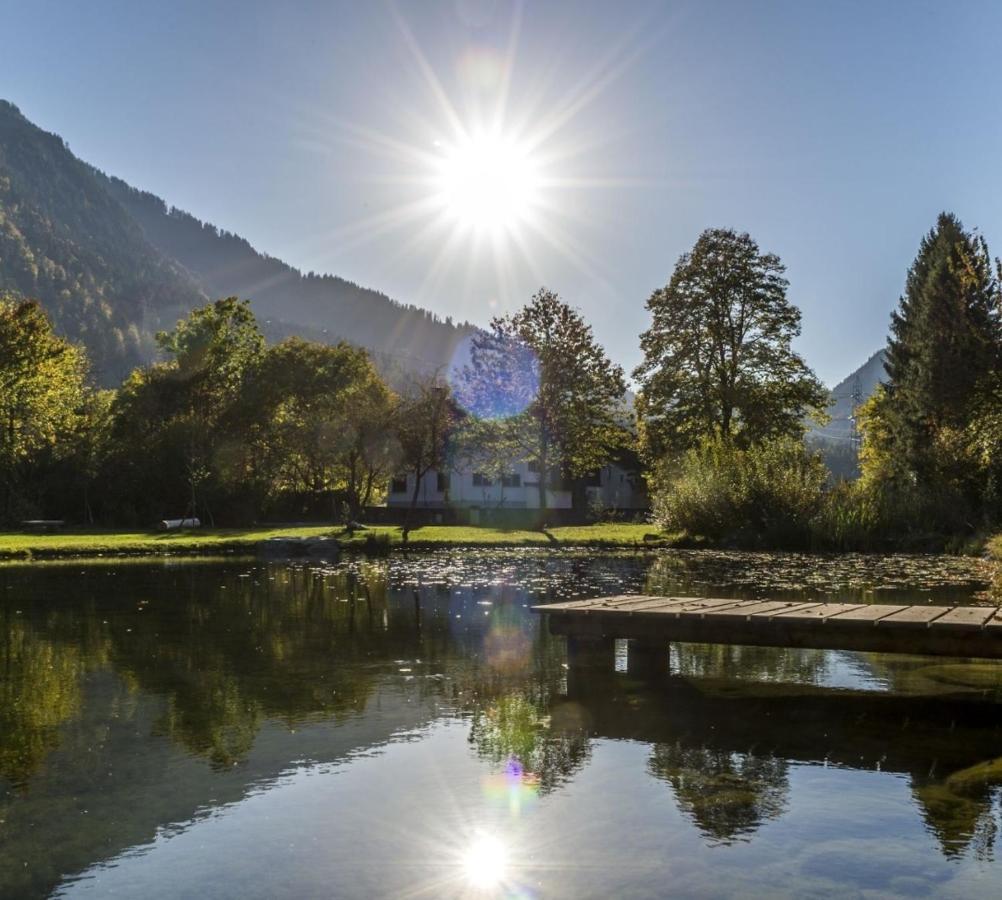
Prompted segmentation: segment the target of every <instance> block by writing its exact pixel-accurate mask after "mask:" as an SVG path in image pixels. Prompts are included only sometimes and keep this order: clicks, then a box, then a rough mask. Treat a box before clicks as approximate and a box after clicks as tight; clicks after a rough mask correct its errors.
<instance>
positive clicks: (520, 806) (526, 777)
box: [483, 757, 539, 818]
mask: <svg viewBox="0 0 1002 900" xmlns="http://www.w3.org/2000/svg"><path fill="white" fill-rule="evenodd" d="M483 787H484V794H485V795H486V797H487V799H488V800H490V801H491V802H492V803H497V804H504V805H505V806H507V807H508V812H509V813H510V814H511V816H512V817H514V818H517V817H518V816H520V815H521V814H522V811H523V810H525V809H527V808H528V807H531V806H532V805H534V804H535V802H536V801H537V800H538V799H539V776H538V775H534V774H533V773H532V772H526V771H525V769H524V768H523V766H522V763H521V762H519V760H517V759H515V758H514V757H512V758H510V759H509V760H508V764H507V765H506V766H505V767H504V771H503V772H494V773H492V774H491V775H489V776H488V777H487V778H485V779H484V782H483Z"/></svg>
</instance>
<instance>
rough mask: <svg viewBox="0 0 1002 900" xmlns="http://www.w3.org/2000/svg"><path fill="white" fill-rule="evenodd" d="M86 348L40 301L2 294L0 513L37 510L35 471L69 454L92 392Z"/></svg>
mask: <svg viewBox="0 0 1002 900" xmlns="http://www.w3.org/2000/svg"><path fill="white" fill-rule="evenodd" d="M86 369H87V366H86V359H85V356H84V353H83V351H82V350H81V349H80V348H79V347H77V346H76V345H74V344H71V343H70V342H69V341H66V340H65V339H63V338H61V337H58V336H57V335H55V334H54V333H53V331H52V326H51V324H50V322H49V319H48V317H47V316H46V315H45V313H44V312H43V311H42V308H41V307H40V306H39V305H38V304H37V303H34V302H30V301H24V300H19V299H16V298H14V297H12V296H10V295H4V296H0V479H2V486H0V490H2V491H3V494H2V497H0V504H2V505H0V517H3V518H5V519H7V520H8V521H9V520H11V519H13V518H16V516H17V515H18V514H20V513H21V512H25V513H30V512H31V510H32V505H31V498H30V489H31V485H30V483H29V482H30V475H29V469H30V468H31V466H32V464H35V466H36V468H37V465H38V464H39V463H40V462H41V461H42V460H43V459H45V460H47V461H52V459H53V458H54V457H58V456H60V455H66V454H69V453H70V452H71V450H72V441H71V438H72V437H73V436H74V435H75V432H76V431H77V430H78V429H79V426H80V422H81V419H82V417H83V407H84V402H85V396H86V393H87V392H86V384H85V376H86Z"/></svg>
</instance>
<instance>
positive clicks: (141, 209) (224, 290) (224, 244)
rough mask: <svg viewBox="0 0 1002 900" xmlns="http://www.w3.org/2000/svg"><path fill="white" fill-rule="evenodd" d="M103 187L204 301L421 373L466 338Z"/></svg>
mask: <svg viewBox="0 0 1002 900" xmlns="http://www.w3.org/2000/svg"><path fill="white" fill-rule="evenodd" d="M106 183H107V184H108V187H109V191H110V193H111V194H112V195H113V196H114V197H115V199H116V200H118V201H119V202H120V203H121V204H122V205H123V206H124V207H125V208H126V209H127V210H128V211H129V213H130V214H131V215H132V217H133V218H134V219H135V220H136V221H137V222H138V223H139V224H140V226H141V227H142V229H143V231H144V233H145V234H146V237H147V239H148V240H149V241H150V242H151V243H152V244H153V245H154V246H155V247H157V249H158V250H160V251H161V252H162V253H164V254H165V255H167V256H169V257H171V258H173V259H176V260H177V261H178V262H180V263H181V264H182V265H184V266H185V268H187V269H188V271H190V272H191V273H192V275H193V276H194V277H195V278H196V279H197V280H198V282H199V284H200V285H201V286H202V289H203V290H204V291H205V292H206V293H207V294H208V295H209V296H211V297H222V296H228V295H231V294H236V295H238V296H240V297H246V298H248V299H249V300H250V301H251V305H252V306H253V308H254V311H255V313H256V314H257V315H258V316H259V318H261V319H262V320H268V319H271V320H273V321H274V322H276V323H284V325H285V326H286V327H284V328H282V329H281V330H283V331H289V330H290V326H291V330H293V331H298V330H299V329H300V328H305V329H309V330H310V332H311V336H314V337H315V336H317V334H318V333H319V334H322V335H325V336H329V337H330V338H331V339H334V338H341V339H344V340H347V341H350V342H352V343H354V344H359V345H361V346H363V347H367V348H369V349H370V350H374V351H376V352H377V353H378V354H384V355H389V356H392V357H394V358H396V359H397V360H398V361H399V362H400V363H402V364H404V365H410V366H411V367H414V368H420V369H425V368H436V367H439V366H442V365H446V364H448V362H449V360H450V359H451V357H452V353H453V351H454V350H455V347H456V345H457V343H458V342H459V341H460V340H461V339H462V337H463V336H464V335H465V334H466V333H468V331H469V328H468V327H467V326H461V327H458V328H457V327H456V326H454V325H453V323H452V322H451V320H446V321H442V320H441V319H439V318H437V317H436V316H435V315H433V314H432V313H430V312H428V311H427V310H424V309H420V308H418V307H416V306H408V305H404V304H401V303H397V302H396V301H394V300H391V299H390V298H389V297H387V296H386V295H385V294H381V293H379V292H378V291H374V290H370V289H369V288H364V287H360V286H359V285H357V284H353V283H352V282H350V281H345V280H344V279H343V278H338V277H337V276H335V275H316V274H314V273H312V272H311V273H309V274H306V275H304V274H303V273H302V272H300V271H299V270H298V269H295V268H293V267H292V266H289V265H287V264H286V263H284V262H282V261H281V260H280V259H275V258H274V257H272V256H266V255H264V254H262V253H259V252H258V251H257V250H255V249H254V248H253V247H252V246H251V245H250V244H249V243H248V242H247V241H246V240H244V239H243V238H242V237H240V236H239V235H236V234H231V233H229V232H227V231H221V230H219V229H217V228H216V227H215V226H213V225H211V224H209V223H207V222H202V221H200V220H198V219H196V218H195V217H194V216H192V215H189V214H188V213H186V212H183V211H182V210H179V209H174V208H170V207H168V206H167V204H166V203H165V202H164V201H163V200H161V199H160V198H159V197H157V196H155V195H154V194H150V193H147V192H145V191H139V190H136V189H135V188H132V187H130V186H129V185H127V184H126V183H125V182H124V181H122V180H121V179H118V178H107V179H106Z"/></svg>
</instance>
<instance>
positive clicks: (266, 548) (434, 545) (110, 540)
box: [0, 524, 686, 562]
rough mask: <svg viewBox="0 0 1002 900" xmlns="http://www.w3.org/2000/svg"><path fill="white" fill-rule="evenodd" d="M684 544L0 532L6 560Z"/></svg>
mask: <svg viewBox="0 0 1002 900" xmlns="http://www.w3.org/2000/svg"><path fill="white" fill-rule="evenodd" d="M685 543H686V542H685V540H684V539H683V536H681V535H665V534H661V533H660V532H658V531H657V530H656V528H655V527H654V526H650V525H645V524H641V525H634V524H629V525H623V524H607V525H582V526H563V527H559V528H553V529H548V530H547V531H545V532H541V531H527V530H521V529H496V528H470V527H464V526H449V525H437V526H425V527H423V528H413V529H411V530H410V535H409V538H408V540H407V541H406V542H404V541H403V539H402V531H401V529H400V528H399V527H398V526H371V527H368V528H365V529H363V530H359V531H355V532H352V533H349V532H348V531H347V530H346V529H344V528H331V527H330V526H329V525H318V526H302V525H297V526H287V527H274V528H259V529H197V530H190V531H183V532H182V531H178V532H161V531H157V532H116V531H83V530H81V531H66V532H56V533H49V534H30V533H24V532H7V533H0V562H31V561H33V560H55V559H77V560H86V559H101V560H108V559H119V558H120V559H128V558H136V557H148V558H151V559H162V558H174V557H199V556H213V555H215V556H221V555H229V554H237V553H239V554H244V555H249V556H253V555H257V556H261V557H266V558H267V557H269V556H270V557H272V558H289V557H292V558H296V557H301V558H311V557H312V558H318V556H320V555H328V556H330V555H334V554H336V553H371V554H376V555H385V554H386V553H390V552H407V551H410V550H415V551H427V550H441V549H478V548H495V547H497V548H506V549H519V548H531V549H545V548H551V549H554V550H565V549H572V548H574V549H597V550H627V551H643V550H654V549H663V548H665V547H678V546H683V545H684V544H685Z"/></svg>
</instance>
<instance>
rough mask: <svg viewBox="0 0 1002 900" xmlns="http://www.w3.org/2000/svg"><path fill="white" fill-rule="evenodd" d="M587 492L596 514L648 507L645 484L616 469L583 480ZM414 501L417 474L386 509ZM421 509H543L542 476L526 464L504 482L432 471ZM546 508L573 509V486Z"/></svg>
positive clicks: (393, 488)
mask: <svg viewBox="0 0 1002 900" xmlns="http://www.w3.org/2000/svg"><path fill="white" fill-rule="evenodd" d="M583 488H584V491H583V494H584V498H585V501H586V504H587V506H589V507H592V508H595V507H601V508H603V509H607V510H620V511H623V512H635V511H637V510H643V509H647V507H648V499H647V491H646V488H645V486H644V483H643V479H642V478H641V477H640V476H639V475H638V474H637V473H635V472H630V471H627V470H626V469H624V468H622V467H621V466H618V465H616V464H614V463H613V464H610V465H607V466H603V467H602V468H601V469H600V470H599V471H598V473H597V474H596V475H595V476H593V477H591V478H588V479H584V480H583ZM413 496H414V475H413V473H411V474H408V475H406V476H405V475H400V476H398V477H397V478H394V479H393V480H392V481H391V482H390V490H389V492H388V494H387V497H386V505H387V506H410V503H411V498H412V497H413ZM417 505H418V506H419V507H423V508H425V509H442V508H446V507H461V508H466V509H539V508H540V505H539V471H538V468H537V467H536V466H535V465H534V464H532V463H526V462H518V463H513V464H512V470H511V472H510V474H508V475H506V476H505V477H504V478H503V479H501V480H498V479H491V478H489V477H488V476H486V475H485V474H483V473H481V472H476V471H461V470H459V469H452V470H450V471H447V472H436V471H431V472H429V473H428V474H426V475H425V476H424V478H422V479H421V485H420V487H419V488H418V496H417ZM546 505H547V508H548V509H573V507H574V493H573V491H572V490H571V488H570V486H563V485H561V486H560V487H557V488H551V489H547V496H546Z"/></svg>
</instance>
